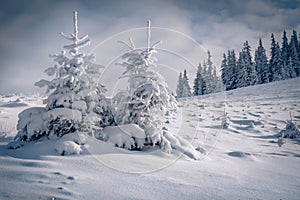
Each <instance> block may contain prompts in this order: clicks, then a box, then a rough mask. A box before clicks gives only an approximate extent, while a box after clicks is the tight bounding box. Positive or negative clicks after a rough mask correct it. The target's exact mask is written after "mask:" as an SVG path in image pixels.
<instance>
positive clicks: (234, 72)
mask: <svg viewBox="0 0 300 200" xmlns="http://www.w3.org/2000/svg"><path fill="white" fill-rule="evenodd" d="M227 63H228V68H229V72H228V76H229V78H228V80H229V82H228V90H233V89H236V88H237V81H238V75H239V70H238V68H237V62H236V56H235V51H234V50H232V51H228V56H227Z"/></svg>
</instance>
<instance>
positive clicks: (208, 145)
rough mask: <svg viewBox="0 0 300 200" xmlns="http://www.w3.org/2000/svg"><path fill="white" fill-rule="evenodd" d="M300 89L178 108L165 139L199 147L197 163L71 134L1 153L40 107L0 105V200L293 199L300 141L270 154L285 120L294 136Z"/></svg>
mask: <svg viewBox="0 0 300 200" xmlns="http://www.w3.org/2000/svg"><path fill="white" fill-rule="evenodd" d="M299 85H300V78H296V79H291V80H286V81H280V82H274V83H270V84H266V85H258V86H253V87H247V88H241V89H237V90H233V91H229V92H226V95H224V94H220V93H219V94H212V95H206V96H201V97H198V98H196V97H193V98H190V99H186V100H182V101H181V102H180V104H181V106H180V107H179V111H178V112H177V113H171V114H169V115H168V116H166V129H168V130H165V131H166V133H167V132H171V133H174V134H176V135H178V138H172V139H173V140H174V144H176V142H181V141H183V140H181V139H180V138H183V139H184V140H185V141H189V142H190V143H192V144H193V145H194V146H195V147H197V148H196V149H197V150H198V151H200V152H202V155H203V156H202V159H200V160H193V159H191V158H190V157H188V156H186V155H185V154H182V153H180V152H181V151H177V150H176V148H175V150H174V151H173V152H172V153H171V154H166V153H163V152H162V151H161V150H160V149H159V148H158V147H155V148H152V147H147V146H145V147H144V150H143V151H138V150H137V151H129V150H126V149H121V148H118V147H115V146H114V145H113V144H111V143H109V142H102V141H100V140H97V139H95V138H93V137H91V136H86V135H84V134H82V133H78V132H76V133H73V134H67V135H64V136H63V137H62V138H56V139H53V140H45V139H44V140H38V141H35V142H30V143H26V144H25V145H24V146H23V147H21V148H20V149H16V150H13V149H8V147H7V144H8V143H9V142H10V141H11V140H12V139H13V138H14V136H15V135H16V133H17V130H16V124H17V120H18V114H19V113H20V112H21V111H23V110H24V109H27V108H30V107H38V106H42V100H41V99H40V98H32V97H23V98H21V100H20V97H16V96H12V97H1V98H0V169H1V170H0V177H1V178H0V199H52V198H53V199H299V196H300V171H299V166H300V139H299V138H296V139H286V138H285V139H284V141H285V142H284V144H282V146H281V147H279V145H278V138H279V137H280V134H279V133H280V131H281V130H283V129H284V128H285V127H286V121H287V120H289V119H290V112H291V113H292V116H293V121H294V122H295V123H296V124H297V125H298V128H299V125H300V88H299ZM18 98H19V100H17V99H18ZM224 107H225V110H226V113H227V117H228V118H227V120H226V121H227V122H228V128H226V129H221V127H222V125H221V122H222V121H224V120H223V117H224ZM166 136H168V135H167V134H166ZM183 146H184V145H183ZM185 146H186V148H188V146H189V144H185ZM62 151H65V152H64V154H65V155H66V154H71V155H67V156H61V155H60V154H61V153H62Z"/></svg>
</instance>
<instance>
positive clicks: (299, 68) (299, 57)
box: [288, 30, 300, 78]
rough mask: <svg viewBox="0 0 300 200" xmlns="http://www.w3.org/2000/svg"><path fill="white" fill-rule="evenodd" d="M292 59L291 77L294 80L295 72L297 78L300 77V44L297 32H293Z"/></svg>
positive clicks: (290, 66)
mask: <svg viewBox="0 0 300 200" xmlns="http://www.w3.org/2000/svg"><path fill="white" fill-rule="evenodd" d="M289 47H290V49H289V50H290V58H289V69H288V71H289V73H288V75H289V77H290V78H293V75H292V74H293V72H292V71H293V70H294V73H295V74H296V76H300V44H299V42H298V38H297V32H296V31H295V30H293V34H292V36H291V41H290V45H289Z"/></svg>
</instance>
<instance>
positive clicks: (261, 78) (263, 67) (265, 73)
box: [254, 39, 270, 84]
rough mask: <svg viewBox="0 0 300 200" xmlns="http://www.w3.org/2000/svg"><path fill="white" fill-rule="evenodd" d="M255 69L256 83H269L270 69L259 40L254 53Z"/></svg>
mask: <svg viewBox="0 0 300 200" xmlns="http://www.w3.org/2000/svg"><path fill="white" fill-rule="evenodd" d="M254 60H255V68H256V72H257V79H258V80H257V83H258V84H264V83H268V82H269V76H270V75H269V74H270V68H269V66H268V60H267V56H266V50H265V48H264V47H263V45H262V41H261V39H259V46H258V48H257V50H256V51H255V58H254Z"/></svg>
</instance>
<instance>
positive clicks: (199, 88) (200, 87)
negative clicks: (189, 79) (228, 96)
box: [193, 64, 206, 96]
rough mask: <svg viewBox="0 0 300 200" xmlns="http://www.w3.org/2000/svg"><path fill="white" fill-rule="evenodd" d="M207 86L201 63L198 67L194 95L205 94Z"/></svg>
mask: <svg viewBox="0 0 300 200" xmlns="http://www.w3.org/2000/svg"><path fill="white" fill-rule="evenodd" d="M205 88H206V84H205V81H204V78H203V70H202V67H201V64H199V66H198V69H197V74H196V78H195V80H194V86H193V89H194V93H193V94H194V96H198V95H203V94H204V91H205Z"/></svg>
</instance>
